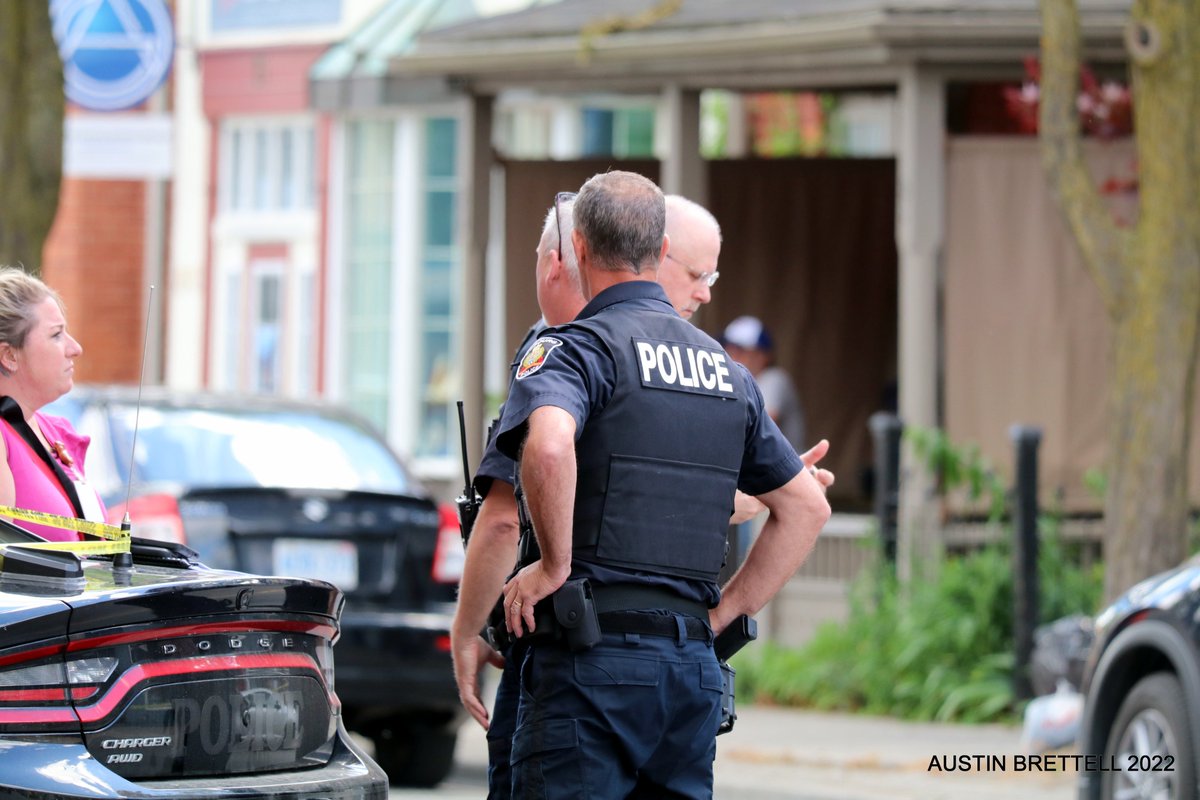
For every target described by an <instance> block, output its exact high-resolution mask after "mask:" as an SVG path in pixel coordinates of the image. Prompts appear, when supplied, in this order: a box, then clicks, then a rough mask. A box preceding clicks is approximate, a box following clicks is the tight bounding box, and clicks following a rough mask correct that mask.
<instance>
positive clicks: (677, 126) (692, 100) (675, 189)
mask: <svg viewBox="0 0 1200 800" xmlns="http://www.w3.org/2000/svg"><path fill="white" fill-rule="evenodd" d="M663 106H664V110H665V113H664V115H663V121H664V123H665V124H664V128H665V131H666V136H665V141H664V143H665V145H666V152H665V155H664V156H663V162H662V178H661V186H662V190H663V191H664V192H666V193H667V194H681V195H683V196H684V197H686V198H688V199H689V200H693V201H695V202H697V203H699V204H701V205H703V206H707V205H708V173H707V171H706V170H705V168H704V159H702V158H701V157H700V91H699V90H697V89H683V88H681V87H680V86H678V85H671V86H667V87H665V88H664V89H663Z"/></svg>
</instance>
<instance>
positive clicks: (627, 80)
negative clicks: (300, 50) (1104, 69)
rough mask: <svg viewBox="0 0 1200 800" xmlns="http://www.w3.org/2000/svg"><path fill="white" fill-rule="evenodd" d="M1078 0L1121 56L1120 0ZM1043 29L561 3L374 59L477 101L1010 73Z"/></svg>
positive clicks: (1008, 13)
mask: <svg viewBox="0 0 1200 800" xmlns="http://www.w3.org/2000/svg"><path fill="white" fill-rule="evenodd" d="M405 5H414V4H413V3H408V4H405ZM415 5H420V4H415ZM450 5H455V4H454V3H447V6H450ZM468 5H469V3H468ZM1080 6H1081V17H1082V28H1083V42H1084V47H1085V56H1086V57H1087V59H1088V60H1089V61H1091V62H1092V63H1095V64H1101V65H1102V64H1109V63H1111V64H1119V63H1123V62H1124V60H1125V51H1124V45H1123V38H1122V36H1123V30H1124V26H1125V24H1126V22H1127V20H1128V14H1129V7H1130V2H1129V0H1090V1H1089V0H1083V1H1082V2H1081V3H1080ZM1040 33H1041V20H1040V16H1039V12H1038V5H1037V0H970V1H968V0H959V1H958V2H951V1H950V0H736V1H732V0H606V2H604V3H596V2H594V0H561V2H551V3H529V4H527V7H525V8H523V9H522V10H519V11H515V12H511V13H507V14H498V15H489V16H484V15H479V14H476V15H473V16H464V17H462V18H461V19H459V20H456V21H450V20H448V19H447V18H446V17H445V16H443V17H441V18H440V19H439V20H438V24H428V25H423V26H421V27H420V29H419V30H417V31H414V32H412V33H410V34H408V36H409V38H408V39H407V40H406V41H405V42H404V46H403V47H393V48H392V49H391V50H386V51H385V50H384V49H383V48H381V49H380V51H379V52H378V54H377V58H379V59H383V60H384V61H386V65H387V68H386V76H387V78H388V79H389V80H391V81H393V82H395V84H396V85H397V86H405V87H409V88H405V89H401V90H398V93H399V94H400V95H406V94H407V93H408V92H410V91H411V92H414V93H419V87H421V86H423V85H425V82H427V81H430V80H438V81H442V82H443V83H442V86H443V87H444V88H447V89H448V88H450V87H454V88H455V89H457V90H459V91H466V92H469V93H472V94H481V95H486V94H494V93H496V92H499V91H502V90H504V89H507V88H516V87H521V88H533V89H542V90H545V91H548V92H565V91H593V90H604V91H654V90H656V89H658V88H661V87H662V86H665V85H672V86H679V87H681V88H692V89H704V88H730V89H766V88H774V87H792V88H836V87H839V86H864V85H873V84H876V85H882V84H891V83H893V82H894V80H895V76H896V74H897V72H898V70H899V69H902V68H904V67H906V66H909V65H912V64H922V65H927V66H932V67H934V68H940V69H944V70H945V71H946V73H947V75H948V77H954V76H960V75H961V76H979V77H981V78H982V77H988V76H990V77H993V78H1001V77H1007V78H1019V77H1020V76H1021V72H1020V69H1021V64H1022V63H1023V60H1024V59H1025V58H1026V57H1028V56H1031V55H1036V54H1037V52H1038V46H1039V36H1040ZM374 68H375V69H378V64H375V65H374Z"/></svg>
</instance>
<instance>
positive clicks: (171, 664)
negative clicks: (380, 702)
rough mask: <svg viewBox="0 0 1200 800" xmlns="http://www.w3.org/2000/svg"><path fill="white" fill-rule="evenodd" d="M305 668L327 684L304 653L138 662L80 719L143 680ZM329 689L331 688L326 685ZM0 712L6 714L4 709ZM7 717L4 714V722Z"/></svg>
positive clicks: (105, 710) (105, 708) (107, 708)
mask: <svg viewBox="0 0 1200 800" xmlns="http://www.w3.org/2000/svg"><path fill="white" fill-rule="evenodd" d="M271 668H275V669H304V670H309V671H311V672H315V673H316V675H317V678H318V679H319V680H320V681H321V685H322V686H324V685H325V680H324V677H323V676H322V675H321V668H320V667H318V666H317V663H316V662H315V661H313V660H312V658H310V657H309V656H307V655H304V654H303V653H263V654H258V653H252V654H248V655H239V656H211V657H204V658H189V659H184V660H181V661H160V662H157V663H154V664H138V665H137V666H136V667H133V668H132V669H130V670H128V671H127V672H125V673H123V674H122V675H121V677H120V678H118V679H117V681H116V683H114V684H113V685H112V687H111V688H110V689H109V690H108V691H107V692H105V694H104V696H103V697H102V698H101V699H100V701H99V702H98V703H94V704H93V705H90V706H80V707H79V709H78V710H79V719H80V720H82V721H83V722H85V723H87V722H96V721H98V720H101V719H104V718H105V717H106V716H108V715H109V714H111V713H112V711H113V709H114V708H116V707H117V704H118V703H119V702H121V700H122V699H123V698H124V697H125V696H126V695H127V694H129V692H130V691H131V690H132V689H133V688H134V687H135V686H137V685H138V684H139V683H141V682H142V681H145V680H149V679H150V678H161V677H164V676H168V675H194V674H196V673H203V672H223V671H226V670H252V669H271ZM325 691H326V692H328V691H329V687H328V686H326V687H325ZM0 713H3V712H2V711H0ZM3 720H4V717H3V716H0V721H3Z"/></svg>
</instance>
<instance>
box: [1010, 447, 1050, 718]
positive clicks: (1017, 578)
mask: <svg viewBox="0 0 1200 800" xmlns="http://www.w3.org/2000/svg"><path fill="white" fill-rule="evenodd" d="M1008 435H1009V438H1011V439H1012V441H1013V445H1014V446H1015V448H1016V461H1015V462H1014V463H1015V465H1016V470H1015V482H1016V486H1015V489H1014V497H1013V645H1014V649H1015V652H1016V664H1015V665H1014V669H1013V694H1014V695H1015V696H1016V698H1017V699H1018V700H1027V699H1029V698H1031V697H1033V686H1032V684H1031V683H1030V681H1029V661H1030V658H1031V657H1032V655H1033V632H1034V630H1035V629H1036V628H1037V624H1038V615H1039V608H1038V529H1037V526H1038V497H1037V485H1038V474H1037V464H1038V445H1039V444H1040V443H1041V441H1042V431H1041V429H1040V428H1034V427H1030V426H1026V425H1013V426H1012V427H1011V428H1009V431H1008Z"/></svg>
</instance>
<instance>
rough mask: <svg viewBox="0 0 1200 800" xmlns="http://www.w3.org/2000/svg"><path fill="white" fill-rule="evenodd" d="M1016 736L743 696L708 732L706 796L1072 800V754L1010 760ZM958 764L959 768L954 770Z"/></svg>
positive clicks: (988, 728)
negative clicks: (731, 715)
mask: <svg viewBox="0 0 1200 800" xmlns="http://www.w3.org/2000/svg"><path fill="white" fill-rule="evenodd" d="M1020 737H1021V731H1020V729H1019V728H1018V727H1008V726H1003V725H950V724H934V723H913V722H901V721H898V720H894V719H890V718H886V717H867V716H860V715H852V714H826V713H819V712H813V711H798V710H794V709H783V708H771V707H764V706H753V705H747V706H745V707H739V709H738V721H737V725H736V726H735V727H734V730H733V731H732V732H730V733H729V734H726V735H725V736H721V737H719V738H718V739H717V761H716V766H715V770H714V772H715V780H714V782H715V790H714V795H715V797H716V798H719V800H777V799H778V800H783V799H784V798H805V800H877V799H878V800H884V798H886V799H887V800H905V799H908V798H911V800H936V798H947V799H949V798H962V797H970V798H978V799H979V800H1001V798H1004V799H1005V800H1007V799H1008V798H1014V797H1020V798H1023V800H1072V798H1074V795H1075V778H1076V772H1075V769H1074V764H1073V763H1072V762H1073V758H1071V757H1070V755H1069V754H1068V755H1066V757H1061V756H1058V757H1056V758H1054V759H1053V760H1052V763H1051V764H1049V765H1047V764H1046V763H1045V762H1043V763H1042V764H1041V765H1039V766H1038V768H1030V765H1029V763H1028V762H1025V763H1024V764H1022V763H1020V762H1019V761H1018V756H1020V755H1023V754H1022V751H1021V749H1020V747H1019V744H1020ZM977 756H978V757H979V758H976V757H977ZM988 756H992V757H993V758H988ZM934 759H936V760H937V764H934V765H933V767H932V768H931V762H933V760H934ZM938 765H945V769H940V768H939V767H938ZM1047 766H1051V767H1053V768H1055V771H1049V770H1048V769H1047ZM1064 766H1065V770H1063V767H1064ZM954 767H957V768H958V769H953V768H954ZM966 767H969V771H963V769H964V768H966ZM951 770H953V771H951Z"/></svg>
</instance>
